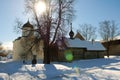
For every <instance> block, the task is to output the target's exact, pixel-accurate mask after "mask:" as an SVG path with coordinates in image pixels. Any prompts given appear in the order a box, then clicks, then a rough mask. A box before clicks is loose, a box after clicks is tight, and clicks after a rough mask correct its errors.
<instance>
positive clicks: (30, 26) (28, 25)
mask: <svg viewBox="0 0 120 80" xmlns="http://www.w3.org/2000/svg"><path fill="white" fill-rule="evenodd" d="M26 27H29V28H33V25H32V24H30V22H29V20H28V22H27V23H25V24H24V25H23V27H22V29H23V28H26Z"/></svg>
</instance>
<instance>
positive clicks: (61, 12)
mask: <svg viewBox="0 0 120 80" xmlns="http://www.w3.org/2000/svg"><path fill="white" fill-rule="evenodd" d="M41 1H42V2H44V3H45V4H46V9H45V10H46V11H45V12H44V13H43V14H38V13H37V11H36V9H35V6H36V3H38V2H39V0H25V11H26V12H27V13H28V14H31V18H32V19H31V20H32V22H33V23H34V26H35V27H36V29H35V30H34V31H36V32H38V34H39V35H40V36H41V37H40V38H42V39H43V40H44V60H43V63H45V64H49V63H50V47H51V46H52V45H54V43H55V41H56V39H57V37H58V36H62V35H63V34H64V33H65V32H66V30H65V29H66V27H68V24H69V22H70V21H71V20H72V16H73V2H74V0H41ZM40 38H39V39H37V40H38V41H39V40H40Z"/></svg>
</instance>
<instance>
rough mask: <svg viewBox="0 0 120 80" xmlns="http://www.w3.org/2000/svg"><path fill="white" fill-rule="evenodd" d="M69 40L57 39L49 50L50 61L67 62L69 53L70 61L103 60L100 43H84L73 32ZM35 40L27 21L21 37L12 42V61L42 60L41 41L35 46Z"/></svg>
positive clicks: (78, 34)
mask: <svg viewBox="0 0 120 80" xmlns="http://www.w3.org/2000/svg"><path fill="white" fill-rule="evenodd" d="M69 36H70V38H66V37H62V38H60V39H57V40H56V42H55V46H53V48H51V50H50V59H51V61H67V59H68V58H69V56H66V53H70V55H71V57H72V58H71V57H70V58H71V61H73V60H78V59H95V58H104V52H105V50H106V49H105V48H104V46H103V45H102V44H101V43H100V42H96V41H86V40H85V39H84V38H83V37H82V35H81V34H80V33H78V32H77V34H76V35H75V36H74V32H73V31H72V24H71V30H70V32H69ZM36 39H37V37H36V35H35V31H34V27H33V25H31V24H30V22H29V21H28V22H27V23H26V24H24V25H23V27H22V36H21V37H19V38H17V39H16V40H14V41H13V59H14V60H32V59H33V57H34V56H36V59H42V60H43V58H44V51H43V48H44V44H43V40H42V39H41V40H40V41H39V42H38V43H37V44H35V40H36Z"/></svg>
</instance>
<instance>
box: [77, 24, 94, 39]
mask: <svg viewBox="0 0 120 80" xmlns="http://www.w3.org/2000/svg"><path fill="white" fill-rule="evenodd" d="M95 31H96V28H95V27H93V26H92V25H91V24H82V25H79V30H78V32H80V34H81V35H82V36H83V37H84V39H85V40H88V41H89V40H92V39H95V38H96V34H95V33H96V32H95Z"/></svg>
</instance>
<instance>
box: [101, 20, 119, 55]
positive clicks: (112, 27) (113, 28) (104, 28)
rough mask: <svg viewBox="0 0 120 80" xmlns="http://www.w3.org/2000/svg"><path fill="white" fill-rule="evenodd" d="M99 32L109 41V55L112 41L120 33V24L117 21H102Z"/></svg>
mask: <svg viewBox="0 0 120 80" xmlns="http://www.w3.org/2000/svg"><path fill="white" fill-rule="evenodd" d="M99 33H100V35H101V37H102V39H103V40H104V41H105V42H107V56H108V57H109V46H110V45H111V41H112V40H114V39H115V37H116V36H118V35H119V34H120V32H119V28H118V25H117V24H116V23H115V21H109V20H105V21H102V22H100V26H99Z"/></svg>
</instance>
